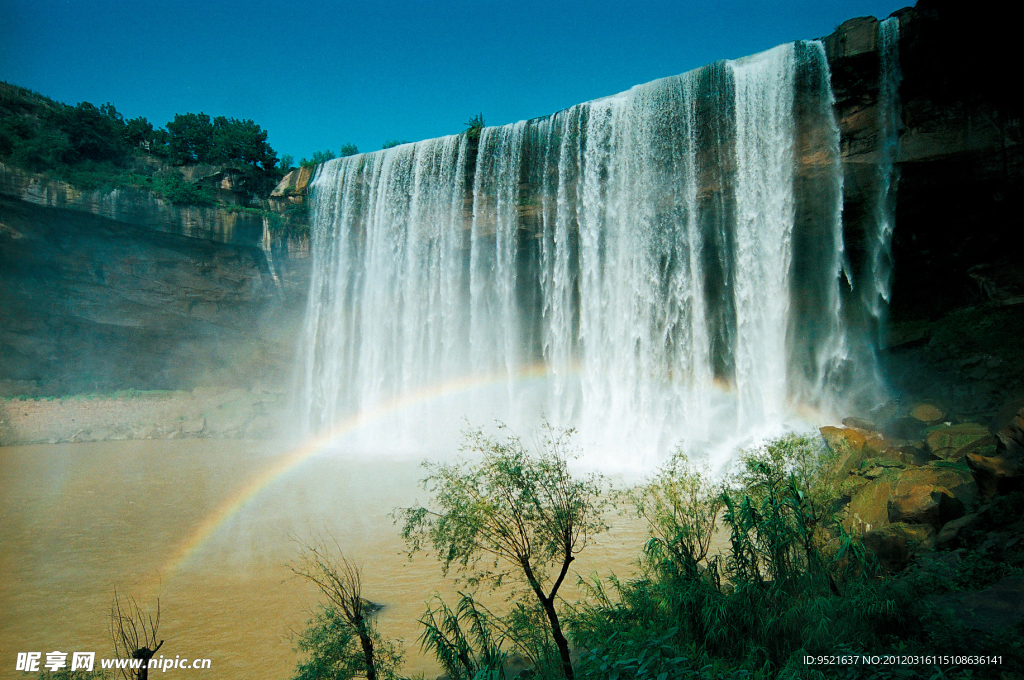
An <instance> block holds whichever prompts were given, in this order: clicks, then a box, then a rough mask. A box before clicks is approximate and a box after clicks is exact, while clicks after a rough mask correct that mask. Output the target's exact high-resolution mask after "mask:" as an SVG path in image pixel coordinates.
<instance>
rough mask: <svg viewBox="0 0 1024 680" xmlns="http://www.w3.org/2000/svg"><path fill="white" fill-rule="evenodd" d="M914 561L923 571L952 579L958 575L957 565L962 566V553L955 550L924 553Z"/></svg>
mask: <svg viewBox="0 0 1024 680" xmlns="http://www.w3.org/2000/svg"><path fill="white" fill-rule="evenodd" d="M914 562H915V563H916V564H917V566H918V567H920V568H921V570H922V571H927V572H929V573H931V574H933V575H935V576H937V577H939V578H942V579H951V578H954V577H955V576H956V571H957V567H959V566H960V555H959V554H957V553H955V552H930V553H923V554H921V555H918V556H916V557H915V558H914Z"/></svg>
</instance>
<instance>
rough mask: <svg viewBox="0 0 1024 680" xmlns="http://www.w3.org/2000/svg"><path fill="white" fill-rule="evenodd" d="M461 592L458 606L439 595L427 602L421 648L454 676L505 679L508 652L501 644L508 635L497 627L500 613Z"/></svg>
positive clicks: (458, 678)
mask: <svg viewBox="0 0 1024 680" xmlns="http://www.w3.org/2000/svg"><path fill="white" fill-rule="evenodd" d="M460 595H461V597H460V598H459V603H458V605H456V609H455V610H452V609H451V608H450V607H449V606H448V605H447V604H445V602H444V600H442V599H441V597H440V596H438V595H435V596H434V597H433V599H432V602H428V603H427V611H426V612H425V613H424V614H423V616H422V617H421V618H420V624H421V625H422V626H423V633H422V634H421V635H420V639H419V640H420V646H421V648H422V649H423V651H429V652H430V653H431V654H433V655H434V658H436V659H437V661H438V663H440V664H441V667H442V668H443V669H444V671H445V673H446V675H447V676H448V677H449V678H451V680H473V678H476V677H479V676H482V675H486V676H487V677H489V678H493V680H499V679H501V680H503V679H504V677H505V660H506V658H507V654H506V653H505V652H504V651H503V650H502V648H501V645H502V642H503V640H504V636H503V635H502V634H501V633H500V632H499V631H497V630H496V626H497V625H498V620H497V617H495V616H494V615H493V614H491V612H490V611H488V610H487V609H486V608H485V607H483V605H481V604H479V603H478V602H477V601H476V600H474V599H473V597H472V596H471V595H467V594H465V593H461V594H460Z"/></svg>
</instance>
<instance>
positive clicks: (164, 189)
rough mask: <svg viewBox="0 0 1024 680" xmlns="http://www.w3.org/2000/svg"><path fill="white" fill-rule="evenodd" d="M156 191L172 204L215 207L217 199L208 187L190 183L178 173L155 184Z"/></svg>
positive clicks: (169, 175)
mask: <svg viewBox="0 0 1024 680" xmlns="http://www.w3.org/2000/svg"><path fill="white" fill-rule="evenodd" d="M153 188H154V190H155V191H156V192H157V193H158V194H160V195H161V196H163V197H164V198H166V199H167V200H168V201H170V202H171V203H175V204H184V205H215V204H216V203H217V198H216V197H215V196H214V194H213V192H212V191H210V189H208V188H207V187H204V186H200V185H198V184H194V183H192V182H189V181H188V180H186V179H185V178H184V177H182V176H181V175H179V174H177V173H171V174H168V175H167V176H166V177H162V178H160V179H158V180H157V181H156V182H154V184H153Z"/></svg>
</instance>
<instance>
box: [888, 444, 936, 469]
mask: <svg viewBox="0 0 1024 680" xmlns="http://www.w3.org/2000/svg"><path fill="white" fill-rule="evenodd" d="M886 455H887V457H889V458H892V459H893V460H898V461H900V462H902V463H906V464H907V465H915V466H920V465H927V464H928V463H930V462H931V461H933V460H938V459H937V458H936V457H935V456H933V455H932V454H931V453H929V452H928V451H925V450H924V449H922V448H921V447H919V446H913V445H910V444H905V445H903V446H896V447H893V448H891V449H889V450H888V451H887V452H886Z"/></svg>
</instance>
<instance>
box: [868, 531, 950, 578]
mask: <svg viewBox="0 0 1024 680" xmlns="http://www.w3.org/2000/svg"><path fill="white" fill-rule="evenodd" d="M934 544H935V529H933V528H932V527H930V526H928V525H927V524H890V525H887V526H884V527H881V528H879V529H873V530H871V531H869V532H867V533H866V534H864V547H865V548H867V549H868V550H870V551H871V552H872V553H873V554H874V555H875V557H876V558H877V559H878V562H879V564H881V565H882V568H884V569H886V570H887V571H893V572H894V571H900V570H902V569H903V568H904V567H906V566H907V564H908V563H909V562H910V559H911V558H912V557H913V556H914V554H916V553H918V552H921V551H925V550H931V549H932V548H933V547H934Z"/></svg>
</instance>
